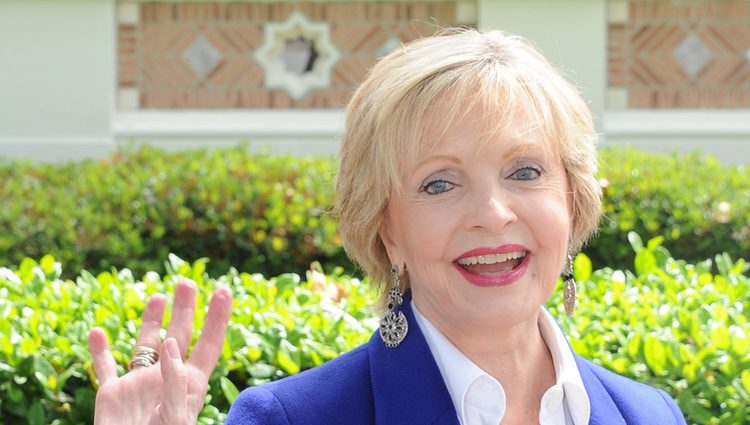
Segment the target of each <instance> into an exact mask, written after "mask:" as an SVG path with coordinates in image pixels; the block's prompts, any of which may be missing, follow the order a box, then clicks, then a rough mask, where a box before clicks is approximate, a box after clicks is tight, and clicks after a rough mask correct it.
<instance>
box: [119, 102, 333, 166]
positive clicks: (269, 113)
mask: <svg viewBox="0 0 750 425" xmlns="http://www.w3.org/2000/svg"><path fill="white" fill-rule="evenodd" d="M343 120H344V113H343V111H342V110H340V109H305V110H301V109H300V110H278V111H274V110H258V111H235V110H198V111H196V110H189V111H158V110H157V111H154V110H151V111H136V112H118V113H116V114H115V116H114V118H113V124H112V131H113V133H114V136H115V140H116V141H117V143H118V144H122V143H127V142H130V141H136V142H144V143H147V144H150V145H154V146H157V147H160V148H164V149H192V148H203V147H228V146H233V145H237V144H238V143H240V142H250V147H251V148H252V149H254V150H262V151H267V152H271V153H291V154H297V155H330V154H334V153H336V152H337V151H338V147H339V141H340V138H341V133H342V130H343Z"/></svg>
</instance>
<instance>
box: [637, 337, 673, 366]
mask: <svg viewBox="0 0 750 425" xmlns="http://www.w3.org/2000/svg"><path fill="white" fill-rule="evenodd" d="M643 355H644V357H645V358H646V364H647V365H648V367H649V368H650V369H651V370H652V371H653V372H654V374H655V375H657V376H660V375H663V374H664V373H665V372H666V367H667V353H666V349H665V347H664V343H663V342H661V341H659V340H658V339H657V338H656V337H654V336H653V335H649V336H647V337H646V340H645V341H644V345H643Z"/></svg>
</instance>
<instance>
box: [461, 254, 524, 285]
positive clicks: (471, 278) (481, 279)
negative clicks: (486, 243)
mask: <svg viewBox="0 0 750 425" xmlns="http://www.w3.org/2000/svg"><path fill="white" fill-rule="evenodd" d="M515 251H524V252H525V253H526V256H524V257H523V260H522V261H521V263H520V264H519V265H517V266H516V267H514V268H513V269H512V270H510V271H508V272H505V273H487V274H478V273H472V272H470V271H469V270H467V269H465V268H464V267H462V266H461V265H460V264H459V263H458V260H461V259H463V258H468V257H476V256H479V255H493V254H507V253H509V252H515ZM530 258H531V255H530V253H529V250H528V249H526V247H524V246H521V245H502V246H499V247H496V248H487V247H482V248H476V249H472V250H470V251H467V252H465V253H463V254H461V255H460V256H458V257H457V258H456V259H455V260H453V267H455V268H456V270H458V272H459V273H461V275H462V276H463V277H464V279H466V280H467V281H468V282H469V283H471V284H472V285H475V286H480V287H496V286H508V285H510V284H512V283H514V282H515V281H517V280H518V279H520V278H521V276H523V274H524V272H526V268H527V267H528V265H529V259H530Z"/></svg>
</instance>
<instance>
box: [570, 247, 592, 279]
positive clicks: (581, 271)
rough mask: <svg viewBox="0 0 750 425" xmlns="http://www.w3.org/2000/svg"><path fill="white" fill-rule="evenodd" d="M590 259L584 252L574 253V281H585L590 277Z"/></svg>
mask: <svg viewBox="0 0 750 425" xmlns="http://www.w3.org/2000/svg"><path fill="white" fill-rule="evenodd" d="M591 267H592V266H591V260H590V259H589V257H588V256H586V254H584V253H580V254H578V255H576V258H575V260H573V275H574V277H575V280H576V282H579V283H580V282H586V281H588V280H589V278H590V277H591Z"/></svg>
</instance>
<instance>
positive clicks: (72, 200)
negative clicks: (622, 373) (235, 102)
mask: <svg viewBox="0 0 750 425" xmlns="http://www.w3.org/2000/svg"><path fill="white" fill-rule="evenodd" d="M601 163H602V167H601V173H600V176H601V179H602V182H603V183H604V186H605V188H604V195H605V196H604V214H605V217H604V219H603V222H602V226H601V228H602V230H601V232H600V234H599V236H598V237H597V238H596V239H595V240H593V241H592V243H591V245H590V246H589V247H587V248H586V250H585V252H586V254H587V255H588V256H589V257H590V258H591V259H592V261H593V263H594V264H595V265H596V266H597V267H604V266H610V267H618V268H625V267H627V266H628V265H629V264H632V261H633V253H632V251H631V250H630V249H629V248H628V244H627V240H626V234H627V232H629V231H635V232H637V233H639V234H641V235H644V237H647V238H650V237H654V236H656V235H664V236H665V241H664V245H665V246H666V247H667V248H669V249H670V251H672V252H673V253H674V254H675V255H676V256H677V257H678V258H684V259H686V260H688V261H700V260H701V259H703V258H709V257H710V256H712V255H713V254H714V253H716V252H728V253H729V254H730V255H731V256H732V257H742V256H744V255H747V253H748V252H750V168H745V167H739V166H734V167H731V166H726V165H722V164H719V163H717V162H716V161H714V160H712V159H708V160H704V159H701V157H700V155H698V154H691V155H685V156H663V155H654V154H646V153H643V152H639V151H634V150H622V149H604V150H603V151H602V152H601ZM335 170H336V163H335V160H334V159H333V158H309V157H308V158H304V157H294V156H271V155H258V154H251V153H248V151H247V149H246V148H245V147H239V148H235V149H229V150H216V151H210V152H206V151H192V152H181V153H164V152H160V151H158V150H156V149H153V148H142V149H140V150H126V151H123V152H120V153H117V154H116V155H115V156H113V157H112V158H110V159H108V160H104V161H83V162H80V163H70V164H62V165H49V164H46V165H45V164H42V165H32V164H30V163H22V162H5V163H0V203H2V205H3V207H2V208H0V264H17V263H19V262H20V261H21V260H22V259H23V258H25V257H26V256H30V257H32V258H41V257H42V256H43V255H45V254H48V253H49V254H52V255H54V256H55V258H57V259H58V260H60V261H62V262H63V263H64V264H66V267H67V268H66V270H67V273H71V274H66V275H64V276H65V277H73V276H74V275H73V274H72V273H74V272H75V271H77V270H82V269H86V270H90V271H92V272H99V271H103V270H108V268H109V267H110V266H116V267H125V266H127V267H129V268H130V269H131V270H133V272H134V273H136V274H142V273H144V272H146V271H148V270H154V269H158V268H159V267H160V264H159V263H160V261H161V259H163V258H166V256H167V254H168V253H170V252H172V253H175V254H177V255H179V256H184V257H187V258H198V257H209V258H214V259H216V260H214V261H213V262H212V263H211V264H209V272H211V273H213V274H218V273H222V272H223V271H225V270H227V269H228V268H229V266H234V267H236V268H238V269H240V270H248V271H254V272H259V273H263V274H265V275H267V276H269V275H270V276H272V275H278V274H281V273H285V272H297V273H304V270H306V268H307V267H308V265H309V264H310V262H312V261H318V262H320V263H321V264H323V266H324V268H325V269H326V270H329V269H331V267H332V266H335V265H338V266H343V267H345V268H346V269H347V270H350V271H351V270H352V266H351V264H350V263H349V261H348V260H347V259H346V257H345V255H344V253H343V250H342V249H341V243H340V241H339V239H338V235H337V232H336V222H335V220H333V219H332V218H331V216H330V215H328V214H327V212H328V211H329V210H330V208H331V206H332V199H333V186H332V180H333V175H334V173H335Z"/></svg>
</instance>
